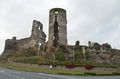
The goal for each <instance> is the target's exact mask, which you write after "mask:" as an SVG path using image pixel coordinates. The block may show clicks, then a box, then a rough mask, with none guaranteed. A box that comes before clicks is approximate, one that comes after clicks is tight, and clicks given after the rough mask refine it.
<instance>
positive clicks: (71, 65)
mask: <svg viewBox="0 0 120 79" xmlns="http://www.w3.org/2000/svg"><path fill="white" fill-rule="evenodd" d="M65 67H66V68H75V67H76V65H74V64H70V65H66V66H65Z"/></svg>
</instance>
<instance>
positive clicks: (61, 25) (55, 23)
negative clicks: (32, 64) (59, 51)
mask: <svg viewBox="0 0 120 79" xmlns="http://www.w3.org/2000/svg"><path fill="white" fill-rule="evenodd" d="M59 45H64V46H67V19H66V11H65V10H64V9H61V8H53V9H51V10H50V12H49V39H48V46H49V47H53V46H54V47H58V46H59Z"/></svg>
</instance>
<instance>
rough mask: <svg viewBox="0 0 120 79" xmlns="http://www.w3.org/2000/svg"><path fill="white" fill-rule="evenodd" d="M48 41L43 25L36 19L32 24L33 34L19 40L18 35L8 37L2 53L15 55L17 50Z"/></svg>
mask: <svg viewBox="0 0 120 79" xmlns="http://www.w3.org/2000/svg"><path fill="white" fill-rule="evenodd" d="M45 41H46V34H45V33H44V32H43V25H42V24H41V23H40V22H39V21H36V20H34V21H33V25H32V33H31V36H30V37H28V38H24V39H19V40H17V39H16V37H13V38H12V39H7V40H6V42H5V49H4V52H3V54H2V55H15V54H16V52H17V51H19V50H23V49H28V48H33V47H35V46H37V45H38V43H41V44H44V43H45Z"/></svg>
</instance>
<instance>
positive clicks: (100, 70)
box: [8, 61, 120, 72]
mask: <svg viewBox="0 0 120 79" xmlns="http://www.w3.org/2000/svg"><path fill="white" fill-rule="evenodd" d="M8 63H10V64H12V65H16V66H23V67H30V68H45V69H49V67H50V65H38V64H27V63H15V62H11V61H9V62H8ZM54 69H56V70H72V71H80V72H85V71H86V72H87V71H88V70H86V69H85V68H84V67H75V68H72V69H69V68H66V67H65V66H56V67H54ZM90 71H91V72H120V68H110V67H95V68H93V69H92V70H90Z"/></svg>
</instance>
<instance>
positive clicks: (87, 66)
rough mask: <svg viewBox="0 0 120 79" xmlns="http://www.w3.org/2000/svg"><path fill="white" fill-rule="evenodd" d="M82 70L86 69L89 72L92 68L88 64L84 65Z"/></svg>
mask: <svg viewBox="0 0 120 79" xmlns="http://www.w3.org/2000/svg"><path fill="white" fill-rule="evenodd" d="M84 68H85V69H87V70H91V69H93V68H94V66H92V65H90V64H86V65H84Z"/></svg>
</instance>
